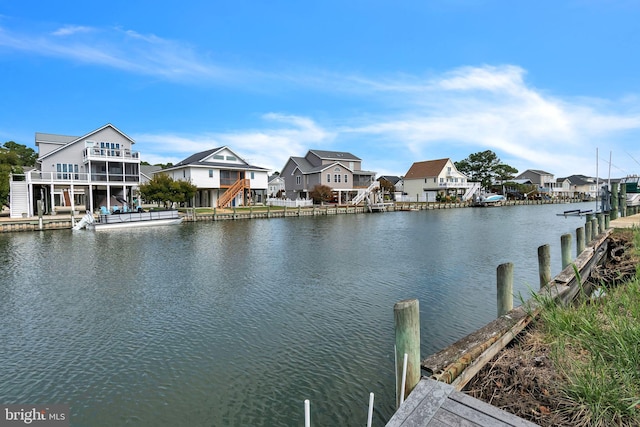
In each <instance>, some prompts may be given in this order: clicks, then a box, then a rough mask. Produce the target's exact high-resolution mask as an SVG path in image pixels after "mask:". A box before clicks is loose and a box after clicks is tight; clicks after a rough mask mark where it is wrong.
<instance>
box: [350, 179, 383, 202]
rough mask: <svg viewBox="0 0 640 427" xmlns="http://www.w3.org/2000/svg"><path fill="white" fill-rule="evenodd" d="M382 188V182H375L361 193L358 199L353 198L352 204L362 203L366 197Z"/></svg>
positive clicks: (357, 196)
mask: <svg viewBox="0 0 640 427" xmlns="http://www.w3.org/2000/svg"><path fill="white" fill-rule="evenodd" d="M378 188H380V181H373V182H372V183H371V185H370V186H369V187H367V189H366V190H364V191H361V192H359V193H358V194H357V195H356V197H354V198H353V200H352V201H351V204H353V205H357V204H359V203H361V202H362V201H363V200H364V199H365V198H366V197H368V196H369V195H370V194H371V193H372V192H373V191H374V190H376V189H378Z"/></svg>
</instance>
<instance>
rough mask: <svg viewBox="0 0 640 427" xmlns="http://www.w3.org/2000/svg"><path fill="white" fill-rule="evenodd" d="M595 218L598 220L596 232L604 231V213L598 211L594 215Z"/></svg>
mask: <svg viewBox="0 0 640 427" xmlns="http://www.w3.org/2000/svg"><path fill="white" fill-rule="evenodd" d="M596 219H597V221H598V234H600V233H604V214H603V213H602V212H600V213H599V214H597V215H596Z"/></svg>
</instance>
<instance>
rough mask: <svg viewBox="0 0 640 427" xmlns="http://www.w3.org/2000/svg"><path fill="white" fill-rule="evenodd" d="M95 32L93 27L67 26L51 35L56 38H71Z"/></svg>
mask: <svg viewBox="0 0 640 427" xmlns="http://www.w3.org/2000/svg"><path fill="white" fill-rule="evenodd" d="M92 31H94V29H93V28H91V27H86V26H82V25H66V26H64V27H62V28H58V29H57V30H55V31H54V32H52V33H51V34H52V35H54V36H63V37H64V36H70V35H73V34H78V33H90V32H92Z"/></svg>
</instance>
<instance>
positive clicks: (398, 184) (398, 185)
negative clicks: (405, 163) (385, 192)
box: [378, 175, 404, 200]
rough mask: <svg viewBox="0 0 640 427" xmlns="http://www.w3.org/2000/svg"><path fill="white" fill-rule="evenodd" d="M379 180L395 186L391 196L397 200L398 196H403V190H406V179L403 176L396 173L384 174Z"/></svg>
mask: <svg viewBox="0 0 640 427" xmlns="http://www.w3.org/2000/svg"><path fill="white" fill-rule="evenodd" d="M378 181H380V183H382V182H383V181H384V182H386V183H388V186H392V187H393V191H392V193H391V194H390V196H391V197H392V198H393V199H394V200H395V198H396V196H402V192H403V191H404V181H403V180H402V177H401V176H395V175H382V176H380V177H379V178H378Z"/></svg>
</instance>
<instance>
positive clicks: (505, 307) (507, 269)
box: [497, 262, 513, 317]
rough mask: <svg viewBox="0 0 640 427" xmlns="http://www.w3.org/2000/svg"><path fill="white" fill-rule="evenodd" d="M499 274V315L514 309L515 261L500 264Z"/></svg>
mask: <svg viewBox="0 0 640 427" xmlns="http://www.w3.org/2000/svg"><path fill="white" fill-rule="evenodd" d="M497 276H498V281H497V284H498V317H500V316H502V315H503V314H506V313H508V312H509V311H511V310H512V309H513V263H512V262H507V263H504V264H500V265H499V266H498V271H497Z"/></svg>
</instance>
